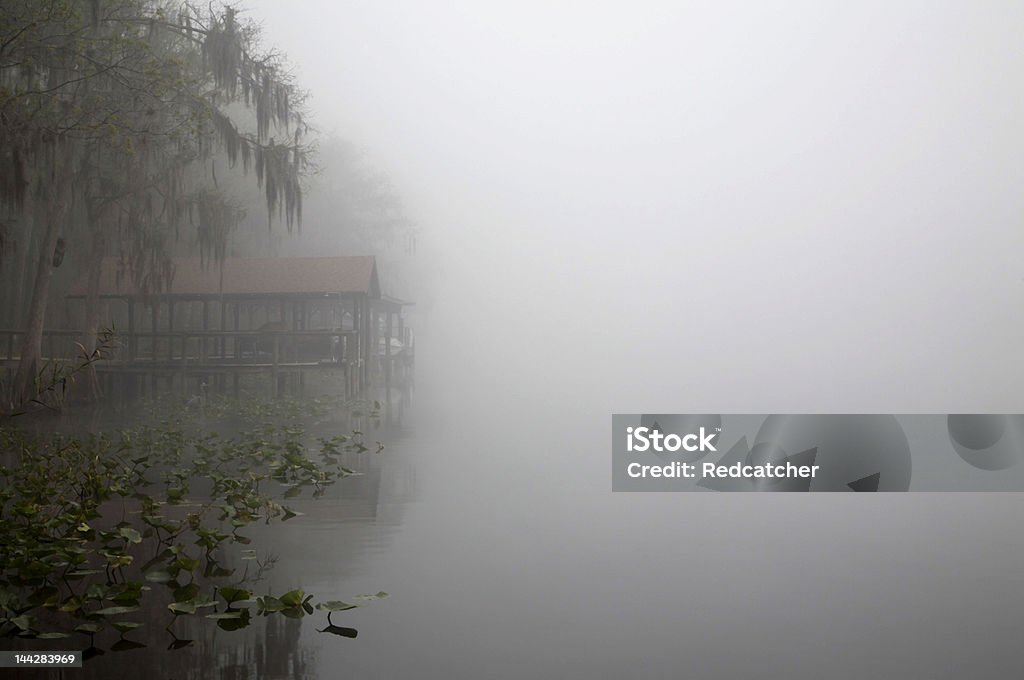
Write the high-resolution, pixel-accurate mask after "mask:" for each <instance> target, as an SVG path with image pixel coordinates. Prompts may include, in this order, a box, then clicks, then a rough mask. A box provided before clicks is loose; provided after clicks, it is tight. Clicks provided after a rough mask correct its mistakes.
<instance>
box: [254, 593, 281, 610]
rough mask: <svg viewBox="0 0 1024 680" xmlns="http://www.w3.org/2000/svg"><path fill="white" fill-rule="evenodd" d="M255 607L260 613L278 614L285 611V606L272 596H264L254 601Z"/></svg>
mask: <svg viewBox="0 0 1024 680" xmlns="http://www.w3.org/2000/svg"><path fill="white" fill-rule="evenodd" d="M256 606H257V607H259V608H260V611H264V612H279V611H283V610H284V609H285V604H284V603H283V602H281V600H279V599H277V598H276V597H273V596H272V595H265V596H263V597H259V598H257V599H256Z"/></svg>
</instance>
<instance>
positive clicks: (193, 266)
mask: <svg viewBox="0 0 1024 680" xmlns="http://www.w3.org/2000/svg"><path fill="white" fill-rule="evenodd" d="M173 263H174V277H173V279H172V281H171V283H170V285H169V286H168V287H167V288H166V289H164V290H163V291H161V292H160V293H159V295H162V296H174V297H205V296H220V295H224V296H234V297H241V296H244V297H274V296H290V295H329V294H364V295H369V296H370V297H373V298H379V297H380V285H379V283H378V281H377V264H376V260H375V258H373V257H372V256H347V257H275V258H264V259H241V258H231V259H227V260H225V261H224V265H223V269H222V268H221V266H219V265H218V264H217V263H215V262H207V264H206V267H205V268H204V267H203V266H202V262H201V261H200V259H199V258H177V259H174V260H173ZM145 288H146V286H142V287H140V286H138V285H137V282H136V281H135V280H134V277H133V276H132V274H131V272H130V271H129V269H128V267H127V265H126V263H124V262H123V261H122V260H121V259H120V258H116V257H108V258H104V260H103V264H102V271H101V273H100V286H99V292H100V296H101V297H144V296H145V294H146V293H147V292H153V291H147V290H145ZM86 292H87V278H86V277H82V278H81V279H79V280H78V281H77V282H76V283H75V284H74V285H73V286H72V287H71V290H70V291H69V293H68V297H84V296H85V294H86Z"/></svg>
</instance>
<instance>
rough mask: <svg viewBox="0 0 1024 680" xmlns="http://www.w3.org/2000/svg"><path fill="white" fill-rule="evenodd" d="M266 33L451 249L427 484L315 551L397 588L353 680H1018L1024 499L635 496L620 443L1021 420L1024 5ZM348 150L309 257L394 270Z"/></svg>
mask: <svg viewBox="0 0 1024 680" xmlns="http://www.w3.org/2000/svg"><path fill="white" fill-rule="evenodd" d="M242 7H243V8H244V9H245V10H246V12H247V15H248V16H249V17H251V18H253V19H255V20H257V21H259V22H260V23H261V24H262V25H263V31H264V37H265V40H266V42H267V44H268V45H275V46H277V47H278V48H280V50H281V51H282V52H283V53H285V54H286V55H287V56H288V58H289V61H290V62H291V63H292V64H293V66H294V71H295V75H296V78H297V80H298V82H299V83H301V85H302V86H303V87H305V88H307V89H308V90H309V93H310V97H309V100H308V109H309V111H310V114H311V118H310V122H311V123H312V125H313V126H314V127H315V128H316V129H317V130H318V131H319V134H320V135H321V136H322V138H323V139H325V140H334V141H331V142H329V143H330V144H333V143H334V142H336V141H337V140H344V144H347V145H350V146H347V147H345V148H352V149H358V150H361V153H362V154H363V156H362V158H363V161H365V163H366V164H367V166H370V167H374V168H377V169H379V170H381V171H383V172H386V173H387V175H388V176H389V177H390V178H391V183H392V187H393V189H394V192H395V195H398V196H400V197H401V200H402V210H403V214H404V215H405V216H406V217H407V218H408V219H409V220H410V221H411V222H412V223H414V224H415V230H416V248H415V252H414V253H412V252H411V249H410V252H398V251H401V247H400V246H396V247H395V248H396V249H397V250H394V251H386V252H384V253H382V255H381V269H382V273H381V275H382V278H383V279H384V280H385V281H389V282H391V283H395V282H398V283H400V284H401V285H397V284H396V286H395V287H397V288H400V290H395V287H392V289H391V290H390V291H385V292H392V293H394V294H400V295H402V296H406V297H409V298H411V299H413V300H415V302H416V305H415V307H413V308H412V311H411V314H410V315H411V323H412V324H413V326H414V327H415V329H416V332H417V344H416V354H417V357H416V389H415V394H414V395H413V397H412V404H413V406H412V411H413V412H414V414H415V415H414V423H415V427H414V428H413V429H414V431H415V436H413V437H411V438H408V439H404V440H399V441H396V442H390V441H389V449H388V450H387V452H386V453H385V454H384V455H383V456H382V461H383V462H381V463H379V464H380V466H382V468H383V471H382V472H381V473H380V477H381V478H382V479H386V480H389V481H393V480H394V479H396V478H397V479H398V480H399V481H400V482H402V483H403V484H408V486H409V487H415V493H413V492H410V493H409V494H408V496H403V497H402V498H399V499H397V500H396V499H388V498H386V493H385V492H381V494H380V498H379V499H378V497H377V496H376V495H371V498H372V500H373V502H375V503H377V505H376V506H374V512H375V513H377V514H376V515H374V517H373V518H372V520H371V521H369V522H366V523H364V524H359V522H358V521H356V520H353V521H352V522H348V521H347V518H345V517H343V516H342V517H335V516H329V514H330V513H328V512H322V513H321V514H320V515H316V516H315V517H313V518H310V519H309V522H310V523H309V524H305V525H303V524H301V523H300V522H296V523H293V524H290V525H289V527H290V528H289V529H288V531H290V532H294V533H287V532H284V534H283V536H284V537H283V539H281V540H283V541H284V542H285V543H288V542H289V541H290V542H292V543H293V544H295V545H296V546H298V547H296V548H295V549H294V550H286V551H284V552H285V554H286V555H287V556H288V557H289V558H293V559H294V560H295V562H296V563H299V564H301V566H300V567H288V566H287V565H284V566H282V567H281V570H280V571H279V572H278V574H277V576H275V578H277V579H278V580H277V581H274V582H273V586H274V587H275V588H277V587H278V586H280V587H294V585H295V582H289V580H288V579H289V578H290V575H293V574H296V573H297V574H299V575H300V576H298V577H296V580H298V579H300V578H301V579H302V581H301V582H302V583H303V585H304V587H306V586H308V588H309V592H318V593H320V592H328V593H332V592H339V591H341V592H375V590H376V589H386V590H387V591H389V592H391V593H392V595H393V596H392V598H390V599H389V600H388V601H387V602H385V603H380V606H376V605H375V606H374V607H372V608H371V607H368V608H367V609H366V611H360V612H358V615H354V617H353V619H352V621H353V622H354V623H353V625H358V626H359V629H360V638H359V639H358V640H343V641H340V642H342V643H343V644H340V645H339V644H336V643H338V642H339V641H338V640H328V641H326V642H325V641H324V640H323V638H325V637H330V636H319V635H318V634H317V633H315V632H313V630H312V628H313V627H312V625H305V624H304V627H303V628H302V644H303V645H306V646H308V647H312V648H314V649H316V650H317V652H316V653H317V655H318V658H319V666H318V668H319V673H320V674H321V675H322V676H323V677H332V676H333V675H334V673H335V671H337V672H338V674H339V675H340V674H341V672H342V671H344V672H346V673H350V674H351V675H352V676H354V677H381V678H400V677H428V678H430V677H452V678H457V677H466V678H470V677H473V678H476V677H522V676H524V675H526V676H529V675H535V676H537V677H554V676H555V675H556V673H557V674H558V675H559V676H560V677H587V678H600V677H607V678H618V677H626V676H627V675H636V676H637V677H683V674H684V673H685V674H686V677H699V678H713V677H722V678H732V677H755V676H756V677H765V678H768V677H778V678H784V677H785V678H790V677H825V678H860V677H899V678H917V677H920V678H930V679H934V678H940V677H941V678H946V677H948V678H959V677H977V678H980V677H990V678H1004V677H1010V676H1011V674H1012V673H1014V672H1018V668H1019V654H1018V653H1017V647H1018V643H1017V639H1018V638H1019V623H1020V614H1019V612H1020V607H1021V606H1022V605H1024V595H1022V591H1021V589H1020V587H1019V585H1020V583H1019V582H1020V578H1019V575H1018V573H1019V566H1018V565H1019V564H1020V560H1021V558H1022V557H1024V549H1022V546H1024V542H1022V541H1021V538H1022V534H1021V530H1020V526H1019V521H1018V520H1017V517H1018V516H1019V512H1020V507H1021V496H1020V495H1019V494H942V495H939V494H917V493H911V494H885V495H878V496H876V495H874V494H852V495H850V496H843V495H842V494H778V495H775V494H764V495H761V494H741V495H735V494H653V493H650V494H644V493H634V494H625V493H612V491H611V483H610V482H611V479H610V470H609V465H608V463H609V457H610V451H609V446H608V444H609V442H608V439H609V438H608V434H609V431H610V428H609V425H610V418H611V414H613V413H644V412H650V413H688V412H694V413H805V412H840V413H851V412H868V413H917V412H924V413H952V412H1009V413H1019V412H1021V411H1022V408H1024V401H1022V397H1021V392H1020V389H1019V385H1020V383H1021V378H1022V377H1024V362H1022V358H1021V351H1020V348H1021V347H1022V346H1024V322H1022V316H1021V310H1022V309H1024V267H1022V265H1021V262H1022V261H1021V257H1020V253H1021V252H1022V250H1024V229H1022V228H1021V227H1022V224H1021V218H1022V214H1024V193H1022V192H1021V189H1020V188H1021V186H1024V160H1022V159H1024V132H1022V129H1024V128H1022V127H1021V123H1020V121H1021V120H1024V89H1022V88H1021V86H1020V82H1019V79H1020V75H1021V74H1022V73H1024V43H1022V42H1021V40H1020V35H1019V34H1020V30H1019V28H1020V26H1022V25H1024V5H1021V4H1019V3H1012V2H986V3H975V4H967V3H952V2H942V3H939V2H930V3H911V2H904V3H895V4H894V3H888V2H886V3H883V2H860V3H849V2H846V3H840V2H828V3H825V2H803V3H800V2H787V3H752V2H749V3H732V2H690V3H682V2H678V3H677V2H672V3H667V2H666V3H650V2H631V3H622V4H619V5H617V6H605V5H603V4H602V3H593V2H591V3H584V2H571V3H570V2H557V3H552V2H543V3H542V2H516V3H504V4H501V5H499V4H496V3H481V2H451V1H445V2H434V3H425V2H413V1H409V2H391V1H379V2H308V1H306V2H291V3H283V2H280V1H279V0H245V1H244V3H243V4H242ZM325 144H326V145H328V146H329V144H328V143H327V142H325ZM331 158H334V159H337V158H338V156H337V154H334V155H328V156H325V157H324V164H325V167H324V170H323V174H322V176H321V177H320V178H318V179H316V180H315V181H313V183H312V185H311V187H310V192H309V196H308V205H309V206H310V209H309V210H307V212H306V214H305V216H304V223H303V228H302V234H301V235H295V236H291V237H287V238H284V239H283V246H282V247H283V248H284V249H285V251H289V252H306V253H309V252H313V251H315V252H318V253H322V254H334V253H332V252H331V251H332V250H333V251H336V252H337V254H358V253H348V252H345V251H346V250H347V249H350V248H351V247H352V240H351V239H350V238H349V235H348V234H347V232H346V229H347V227H348V226H349V225H347V224H346V223H344V221H339V219H338V217H337V214H336V213H335V212H332V210H333V209H332V208H331V205H333V204H332V203H330V201H325V200H323V195H324V194H319V195H318V194H317V192H318V191H319V192H326V193H327V194H330V192H332V191H339V189H338V188H337V187H332V186H331V185H330V182H329V180H330V178H331V177H332V175H331V173H332V168H331V167H330V165H329V160H330V159H331ZM363 161H361V162H363ZM318 196H319V197H318ZM388 267H393V268H399V269H402V268H404V269H403V271H402V272H401V275H398V274H393V273H389V272H388V271H387V269H388ZM389 277H390V278H389ZM949 455H950V456H951V457H952V456H953V455H954V454H953V453H952V452H950V453H949ZM381 488H384V489H387V488H388V487H387V485H386V484H383V483H382V484H381ZM375 493H376V492H374V494H375ZM328 507H331V506H329V505H328ZM343 507H344V506H343ZM310 514H311V515H314V514H315V513H314V512H313V511H310ZM295 526H298V527H299V528H297V529H292V528H291V527H295ZM310 526H312V527H313V528H312V529H308V528H306V527H310ZM306 531H311V532H314V533H311V534H306V533H302V532H306ZM360 532H365V534H366V535H364V534H362V533H360ZM367 535H368V536H370V538H367ZM308 536H316V537H317V539H318V540H316V541H314V542H313V543H314V545H313V548H312V549H311V548H310V547H309V545H310V542H309V540H308ZM353 536H355V538H352V537H353ZM320 539H322V540H320ZM366 545H370V548H366ZM303 546H304V547H303ZM289 569H292V570H293V571H289ZM363 588H365V589H366V590H361V589H363ZM275 592H277V591H275ZM1011 669H1012V670H1011ZM282 677H284V676H282Z"/></svg>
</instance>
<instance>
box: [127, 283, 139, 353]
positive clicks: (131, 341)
mask: <svg viewBox="0 0 1024 680" xmlns="http://www.w3.org/2000/svg"><path fill="white" fill-rule="evenodd" d="M125 302H127V303H128V361H134V360H135V353H136V352H137V351H138V350H139V347H138V342H139V340H138V338H136V337H135V300H133V299H132V298H125Z"/></svg>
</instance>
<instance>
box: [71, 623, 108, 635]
mask: <svg viewBox="0 0 1024 680" xmlns="http://www.w3.org/2000/svg"><path fill="white" fill-rule="evenodd" d="M101 630H103V626H101V625H100V624H98V623H82V624H79V625H77V626H75V632H78V633H85V634H87V635H95V634H96V633H98V632H100V631H101Z"/></svg>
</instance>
